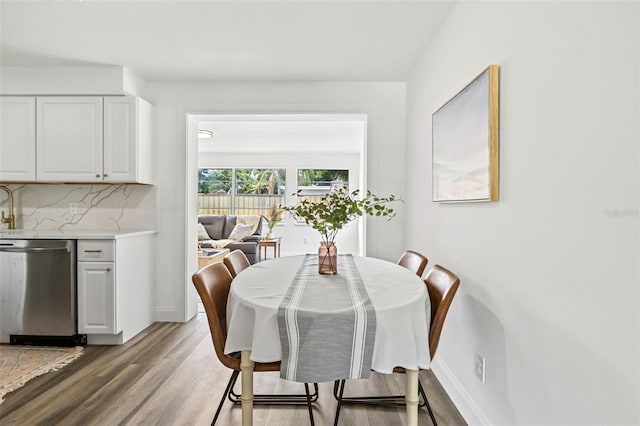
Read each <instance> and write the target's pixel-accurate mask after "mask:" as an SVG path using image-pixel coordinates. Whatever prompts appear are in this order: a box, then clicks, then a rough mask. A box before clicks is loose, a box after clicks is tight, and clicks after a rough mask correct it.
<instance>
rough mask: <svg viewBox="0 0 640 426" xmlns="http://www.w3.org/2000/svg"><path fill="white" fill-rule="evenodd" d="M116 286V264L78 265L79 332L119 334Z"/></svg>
mask: <svg viewBox="0 0 640 426" xmlns="http://www.w3.org/2000/svg"><path fill="white" fill-rule="evenodd" d="M115 302H116V282H115V271H114V264H113V262H78V332H79V333H82V334H92V333H93V334H96V333H97V334H105V333H107V334H115V333H118V332H120V331H121V330H118V328H117V324H116V306H115Z"/></svg>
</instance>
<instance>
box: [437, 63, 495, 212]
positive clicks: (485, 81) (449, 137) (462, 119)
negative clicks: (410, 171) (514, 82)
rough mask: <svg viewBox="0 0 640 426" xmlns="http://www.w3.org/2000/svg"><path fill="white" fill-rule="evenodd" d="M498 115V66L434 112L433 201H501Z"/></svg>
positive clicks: (490, 69) (486, 71)
mask: <svg viewBox="0 0 640 426" xmlns="http://www.w3.org/2000/svg"><path fill="white" fill-rule="evenodd" d="M499 115H500V107H499V67H498V65H489V66H488V67H487V68H486V69H485V70H484V71H483V72H482V73H481V74H480V75H479V76H477V77H476V78H475V79H474V80H473V81H472V82H471V83H469V84H468V85H467V86H466V87H465V88H464V89H462V90H461V91H460V92H458V94H456V95H455V96H454V97H453V98H451V99H450V100H449V101H447V102H446V103H445V104H444V105H443V106H442V107H440V109H438V110H437V111H436V112H434V113H433V115H432V132H433V133H432V154H433V155H432V158H433V201H435V202H460V201H497V200H498V196H499V168H498V162H499V151H498V146H499V134H498V133H499V120H500V119H499Z"/></svg>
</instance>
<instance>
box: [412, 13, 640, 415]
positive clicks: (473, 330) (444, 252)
mask: <svg viewBox="0 0 640 426" xmlns="http://www.w3.org/2000/svg"><path fill="white" fill-rule="evenodd" d="M639 17H640V14H639V11H638V4H637V3H635V2H626V3H614V2H606V3H599V2H567V3H557V2H555V3H554V2H461V3H458V4H457V5H456V7H455V8H454V9H453V11H452V13H451V15H450V16H449V18H448V20H447V21H446V23H445V24H444V25H443V27H442V28H441V29H440V31H439V34H438V36H437V37H436V39H435V41H434V42H433V43H432V44H431V45H430V46H429V47H428V49H427V50H426V52H425V53H424V55H423V57H422V58H421V60H420V62H419V63H418V65H417V67H416V68H415V70H414V72H413V73H412V75H411V78H410V80H409V83H408V86H407V118H408V121H407V135H408V136H407V137H408V139H407V157H406V158H407V179H406V180H407V190H406V192H407V227H406V240H407V245H408V246H413V247H415V248H416V249H418V250H420V251H422V252H424V253H425V254H426V255H427V256H428V257H429V258H430V264H435V263H439V264H442V265H444V266H446V267H448V268H450V269H451V270H453V271H455V272H456V273H457V274H459V275H460V277H461V291H460V292H459V294H458V295H457V296H456V300H455V301H454V305H453V306H452V308H451V311H450V314H449V318H448V320H447V323H446V325H445V329H444V331H443V337H442V341H441V346H440V347H439V350H438V355H437V357H436V359H437V362H436V365H435V366H434V370H435V372H436V373H437V375H438V377H439V378H440V379H441V381H442V382H443V383H444V384H445V386H446V388H447V390H448V391H449V393H450V395H451V396H452V397H453V398H454V400H455V402H456V404H457V405H458V407H459V408H460V410H461V411H462V413H463V415H464V416H465V418H466V419H467V420H468V421H469V422H470V423H471V424H482V423H484V424H491V425H515V424H524V425H587V424H592V425H605V424H606V425H623V424H624V425H630V424H639V423H640V414H639V401H640V392H639V386H640V370H639V363H640V351H639V348H640V342H639V336H640V330H639V324H640V318H639V293H638V287H639V283H640V279H639V264H640V252H639V246H638V245H639V244H638V241H639V236H640V232H639V216H640V215H639V213H638V212H639V210H638V196H639V193H640V185H639V176H638V170H639V159H640V156H639V152H638V146H639V144H638V141H639V140H640V139H639V136H640V135H639V128H638V123H639V120H638V118H639V113H640V110H639V106H638V104H639V102H638V99H639V95H640V87H639V84H638V78H639V67H638V63H639V59H640V58H639V32H638V22H639ZM492 63H495V64H499V65H500V67H501V84H500V86H501V94H500V102H501V117H500V118H501V125H500V130H501V141H500V143H501V146H500V160H501V165H500V173H501V176H500V183H501V194H500V201H499V202H496V203H480V204H435V203H432V202H431V201H430V200H431V181H432V178H431V167H430V166H429V165H430V164H431V114H432V113H433V112H434V111H435V110H436V109H437V108H438V107H439V106H441V105H442V104H443V103H444V102H445V101H446V100H448V99H449V98H450V97H451V96H452V95H454V94H455V93H457V91H458V90H459V89H461V88H462V87H464V85H465V84H467V83H468V82H469V81H470V80H471V79H473V78H474V77H475V76H476V75H477V74H479V73H480V72H481V71H482V70H483V69H484V68H485V67H486V66H487V65H489V64H492ZM474 350H478V351H479V352H480V353H481V354H482V355H484V356H485V357H486V375H487V379H486V384H484V385H482V384H481V383H480V382H479V381H478V380H477V379H476V378H475V376H474V370H473V366H474Z"/></svg>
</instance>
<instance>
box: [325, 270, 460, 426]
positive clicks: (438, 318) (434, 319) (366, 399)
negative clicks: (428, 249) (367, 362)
mask: <svg viewBox="0 0 640 426" xmlns="http://www.w3.org/2000/svg"><path fill="white" fill-rule="evenodd" d="M424 283H425V284H426V286H427V291H428V292H429V300H430V302H431V318H430V319H429V321H430V327H429V353H430V355H431V361H433V358H434V357H435V355H436V350H437V349H438V343H439V342H440V335H441V334H442V326H443V325H444V320H445V319H446V317H447V312H448V311H449V307H450V306H451V302H452V301H453V297H454V296H455V294H456V291H457V290H458V287H459V286H460V279H459V278H458V276H457V275H456V274H454V273H453V272H451V271H449V270H448V269H446V268H443V267H442V266H440V265H435V266H434V267H433V268H431V269H430V270H429V272H427V276H426V277H425V279H424ZM393 372H394V373H403V374H404V373H405V372H406V371H405V369H404V368H401V367H396V368H394V369H393ZM344 386H345V380H336V382H335V383H334V385H333V396H334V397H335V399H336V400H337V401H338V406H337V408H336V415H335V420H334V425H337V424H338V417H339V415H340V407H341V405H343V404H366V405H383V406H389V407H399V406H402V407H404V406H405V395H393V396H353V397H344V396H343V394H344ZM418 391H419V392H420V395H421V396H422V402H421V403H420V407H424V406H426V407H427V411H428V412H429V417H431V421H432V422H433V424H434V426H437V424H438V423H437V422H436V418H435V416H434V415H433V411H432V410H431V405H429V400H428V399H427V394H426V393H425V391H424V388H423V387H422V383H420V380H419V379H418Z"/></svg>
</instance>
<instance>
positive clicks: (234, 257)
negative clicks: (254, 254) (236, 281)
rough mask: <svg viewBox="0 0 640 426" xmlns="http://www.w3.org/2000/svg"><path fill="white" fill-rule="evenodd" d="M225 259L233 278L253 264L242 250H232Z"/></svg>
mask: <svg viewBox="0 0 640 426" xmlns="http://www.w3.org/2000/svg"><path fill="white" fill-rule="evenodd" d="M223 261H224V264H225V266H226V267H227V269H229V272H230V273H231V276H232V277H233V278H235V277H236V276H237V275H238V274H239V273H240V272H242V271H243V270H244V269H247V268H248V267H249V266H251V262H249V259H247V256H246V255H245V254H244V252H243V251H242V250H234V251H232V252H231V253H229V254H227V255H226V256H225V257H224V260H223Z"/></svg>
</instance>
